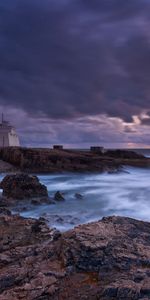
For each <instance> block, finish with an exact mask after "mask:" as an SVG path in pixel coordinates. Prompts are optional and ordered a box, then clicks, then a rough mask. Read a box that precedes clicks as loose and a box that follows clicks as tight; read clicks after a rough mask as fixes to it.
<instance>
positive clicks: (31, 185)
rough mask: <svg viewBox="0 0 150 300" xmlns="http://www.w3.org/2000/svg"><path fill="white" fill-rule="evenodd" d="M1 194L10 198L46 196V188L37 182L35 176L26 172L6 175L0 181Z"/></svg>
mask: <svg viewBox="0 0 150 300" xmlns="http://www.w3.org/2000/svg"><path fill="white" fill-rule="evenodd" d="M0 188H1V189H3V194H2V195H3V196H4V197H6V198H8V199H9V198H11V199H30V198H37V197H48V192H47V188H46V187H45V186H44V185H43V184H41V183H40V182H39V179H38V177H37V176H33V175H27V174H23V173H21V174H15V175H7V176H5V177H4V179H3V180H2V182H1V183H0Z"/></svg>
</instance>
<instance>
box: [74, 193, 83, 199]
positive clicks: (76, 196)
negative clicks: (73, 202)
mask: <svg viewBox="0 0 150 300" xmlns="http://www.w3.org/2000/svg"><path fill="white" fill-rule="evenodd" d="M74 196H75V198H76V199H83V195H81V194H79V193H75V195H74Z"/></svg>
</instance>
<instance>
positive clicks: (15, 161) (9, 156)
mask: <svg viewBox="0 0 150 300" xmlns="http://www.w3.org/2000/svg"><path fill="white" fill-rule="evenodd" d="M0 159H1V160H3V161H5V162H8V163H11V164H12V165H13V166H14V167H16V168H17V169H18V170H22V171H23V172H24V171H26V172H29V173H40V172H41V173H49V172H64V171H70V172H89V171H90V172H91V171H93V172H96V171H98V172H104V171H108V172H109V171H115V170H119V169H120V167H121V166H122V165H132V166H142V167H143V166H146V167H150V159H149V158H145V157H144V156H142V155H140V154H137V153H135V152H133V151H125V150H114V151H106V152H105V153H102V152H99V153H93V152H91V151H79V150H61V151H60V150H51V149H36V148H34V149H33V148H19V147H17V148H15V147H9V148H0Z"/></svg>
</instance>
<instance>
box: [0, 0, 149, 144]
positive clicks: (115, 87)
mask: <svg viewBox="0 0 150 300" xmlns="http://www.w3.org/2000/svg"><path fill="white" fill-rule="evenodd" d="M149 15H150V2H149V1H148V0H126V1H124V0H119V1H118V0H111V1H106V0H101V1H99V0H92V1H91V0H57V1H56V0H55V1H54V0H42V1H40V0H30V1H29V0H13V1H12V0H7V1H6V0H1V3H0V105H3V106H9V107H12V108H19V109H21V110H23V111H24V112H26V113H27V114H29V115H30V116H31V117H33V118H34V117H40V118H41V117H42V118H44V116H45V118H49V119H57V120H58V121H57V122H60V123H61V121H60V120H64V121H66V122H69V120H70V121H71V122H73V120H74V121H75V122H76V121H77V120H78V119H79V118H85V117H86V118H90V117H91V116H93V117H95V120H96V118H97V115H99V116H100V115H103V116H104V115H105V116H106V118H107V117H108V118H112V117H113V118H118V119H121V120H122V122H125V123H132V122H133V116H134V115H140V114H141V113H143V112H146V111H148V110H149V109H150V100H149V94H150V91H149V90H150V33H149V26H150V17H149ZM108 122H109V120H108ZM145 122H146V125H149V122H148V120H146V121H142V122H141V124H143V126H144V124H145ZM110 130H111V129H110ZM125 131H126V133H127V129H126V130H125ZM128 133H129V131H128ZM93 134H94V133H93ZM64 138H65V137H64ZM83 140H86V132H85V131H84V134H83Z"/></svg>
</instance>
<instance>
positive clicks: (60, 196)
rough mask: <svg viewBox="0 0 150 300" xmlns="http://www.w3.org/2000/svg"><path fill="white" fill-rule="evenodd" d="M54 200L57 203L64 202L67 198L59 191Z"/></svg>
mask: <svg viewBox="0 0 150 300" xmlns="http://www.w3.org/2000/svg"><path fill="white" fill-rule="evenodd" d="M54 200H55V201H64V200H65V198H64V196H63V194H62V193H60V192H59V191H57V192H56V193H55V196H54Z"/></svg>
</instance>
